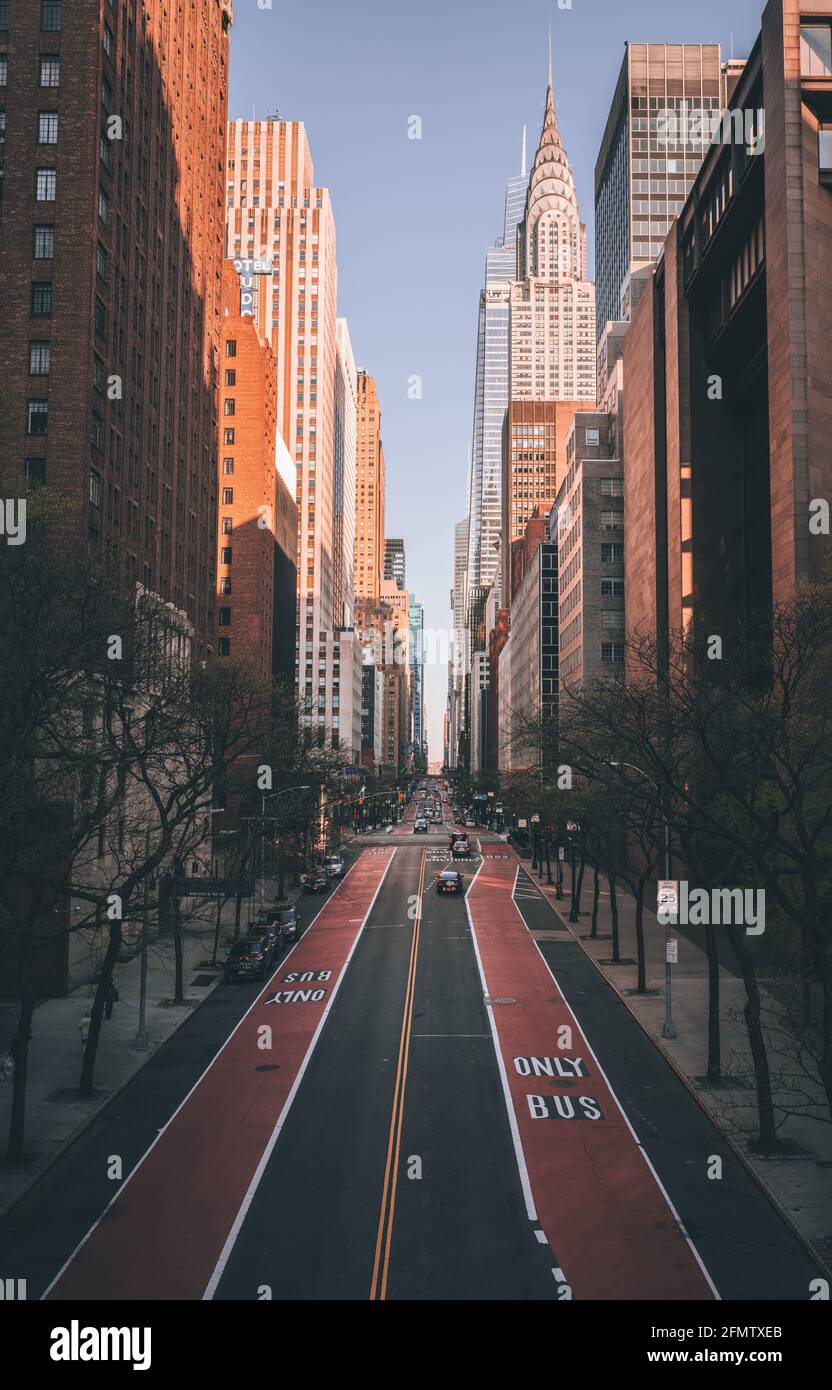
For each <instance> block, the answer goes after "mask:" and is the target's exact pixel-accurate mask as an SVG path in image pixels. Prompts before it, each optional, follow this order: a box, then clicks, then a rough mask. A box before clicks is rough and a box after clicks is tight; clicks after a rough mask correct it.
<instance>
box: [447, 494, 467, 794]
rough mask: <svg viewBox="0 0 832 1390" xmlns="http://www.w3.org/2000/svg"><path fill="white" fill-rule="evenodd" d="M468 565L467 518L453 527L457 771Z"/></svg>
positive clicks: (452, 708) (453, 703)
mask: <svg viewBox="0 0 832 1390" xmlns="http://www.w3.org/2000/svg"><path fill="white" fill-rule="evenodd" d="M467 565H468V518H467V517H466V518H465V519H464V520H463V521H458V522H457V523H456V526H455V527H454V573H453V588H452V589H451V622H452V634H453V637H452V655H451V667H452V669H451V673H450V677H449V690H450V692H451V693H452V695H453V699H452V701H451V706H450V721H451V749H452V757H453V761H452V764H451V765H452V766H453V767H456V765H457V763H456V758H457V754H458V751H459V733H460V729H461V727H462V718H463V710H462V705H463V693H464V684H465V671H466V670H467V648H468V643H467V629H466V619H465V594H466V570H467Z"/></svg>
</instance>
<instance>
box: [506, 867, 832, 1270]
mask: <svg viewBox="0 0 832 1390" xmlns="http://www.w3.org/2000/svg"><path fill="white" fill-rule="evenodd" d="M521 865H522V867H523V868H524V869H525V870H526V872H527V873H528V874H529V876H530V877H531V878H532V880H533V882H534V883H535V885H536V886H537V887H538V888H539V889H540V890H541V892H542V893H544V895H545V896H546V897H547V898H548V899H549V901H550V902H551V904H552V907H553V908H554V909H555V911H556V913H557V914H558V916H559V918H560V920H561V922H562V923H563V925H564V927H566V928H567V930H568V931H569V932H571V933H572V936H573V937H574V938H575V940H576V941H577V942H578V943H579V944H580V946H581V947H582V948H583V950H584V951H585V952H586V954H587V955H588V956H589V957H590V959H591V960H592V961H593V963H594V964H595V966H596V968H597V969H598V970H599V971H600V973H601V974H602V975H603V976H604V978H605V979H606V980H607V982H608V983H609V984H610V985H611V986H612V988H613V989H614V990H615V991H616V992H617V993H618V995H619V996H620V997H621V999H622V1000H623V1002H624V1003H625V1004H626V1006H627V1008H628V1009H629V1010H630V1012H631V1013H632V1014H633V1016H634V1017H635V1018H636V1019H637V1020H638V1022H639V1023H640V1024H641V1026H642V1027H643V1028H644V1029H645V1031H646V1032H647V1033H649V1035H650V1037H651V1038H652V1040H653V1042H654V1043H655V1044H656V1046H657V1047H658V1048H659V1049H660V1050H661V1051H662V1052H663V1053H664V1054H665V1056H666V1057H667V1059H668V1060H669V1062H670V1063H671V1065H672V1066H673V1067H674V1068H675V1070H676V1071H677V1072H678V1073H679V1075H680V1076H681V1077H682V1079H683V1080H684V1081H685V1082H686V1084H687V1085H688V1086H689V1088H690V1089H691V1090H692V1091H693V1093H694V1094H695V1096H696V1098H697V1100H698V1101H699V1103H700V1104H701V1105H702V1106H703V1108H704V1109H705V1110H706V1111H707V1112H708V1113H709V1114H710V1116H711V1118H712V1119H713V1120H714V1122H715V1123H716V1124H717V1125H718V1126H719V1128H720V1129H721V1130H722V1131H723V1133H724V1134H725V1135H726V1136H727V1138H728V1139H729V1140H730V1141H731V1143H732V1145H733V1146H734V1148H735V1150H737V1151H738V1152H739V1153H740V1154H741V1156H742V1158H743V1160H744V1161H745V1163H746V1165H747V1166H748V1167H749V1168H750V1169H751V1170H752V1172H753V1173H754V1175H755V1177H756V1178H757V1180H758V1181H759V1182H760V1183H761V1185H762V1186H763V1187H764V1188H765V1189H766V1191H767V1192H768V1193H769V1196H771V1197H773V1199H774V1201H775V1202H776V1203H777V1205H778V1206H779V1207H780V1208H781V1210H782V1211H784V1212H785V1214H786V1215H787V1216H788V1217H789V1219H790V1220H791V1222H792V1225H793V1226H794V1227H796V1229H797V1230H798V1231H799V1232H800V1234H801V1235H802V1237H803V1239H804V1240H805V1241H808V1243H809V1244H810V1245H811V1246H812V1247H813V1249H814V1251H815V1253H816V1254H817V1255H819V1256H820V1257H821V1260H822V1261H824V1262H825V1263H826V1264H827V1266H828V1265H830V1264H832V1126H830V1125H828V1124H824V1123H819V1122H817V1121H812V1120H810V1119H808V1118H805V1117H803V1116H795V1117H791V1116H790V1117H789V1118H788V1119H787V1120H786V1121H785V1123H784V1124H783V1126H782V1128H781V1129H780V1130H779V1136H780V1138H781V1139H784V1140H787V1141H789V1143H790V1144H791V1145H793V1146H794V1149H795V1152H794V1154H793V1155H792V1154H789V1155H788V1156H777V1157H775V1158H761V1157H760V1156H759V1155H758V1154H755V1153H753V1152H752V1151H751V1150H750V1147H749V1141H750V1139H751V1138H752V1136H753V1131H754V1125H755V1113H756V1111H755V1105H754V1097H755V1092H754V1081H753V1068H752V1065H751V1054H750V1049H749V1046H748V1037H747V1034H746V1030H745V1024H744V1022H743V1017H742V1009H743V1005H744V1003H745V991H744V989H743V984H742V980H741V979H740V978H739V977H738V976H737V975H734V974H732V973H731V971H730V970H727V969H726V968H725V967H720V1022H721V1038H722V1072H723V1076H724V1077H725V1078H726V1080H725V1083H724V1084H723V1085H722V1086H721V1087H719V1088H715V1087H708V1086H707V1085H706V1083H705V1073H706V1070H707V1017H708V978H707V957H706V954H705V952H704V950H702V949H701V948H700V947H699V946H698V945H696V944H695V943H694V942H692V941H690V940H688V939H687V938H686V937H685V936H683V935H682V934H681V932H679V931H677V930H674V932H673V936H674V937H675V938H676V939H677V940H678V943H679V962H678V964H677V965H674V966H673V976H672V987H673V994H672V1000H673V1021H674V1024H675V1026H676V1031H677V1035H678V1036H677V1037H676V1038H674V1039H666V1038H663V1037H662V1036H661V1029H662V1023H663V1021H664V1012H665V988H664V985H665V949H664V941H665V928H664V926H661V925H660V924H659V922H658V920H657V918H656V915H655V913H653V912H649V911H648V910H647V909H646V908H645V912H644V936H645V958H646V967H647V989H648V991H649V993H647V994H646V995H638V994H637V993H636V983H637V976H636V964H635V961H636V936H635V901H634V899H633V898H632V897H630V895H629V894H628V893H627V892H626V891H625V890H624V889H623V888H622V885H621V884H620V883H619V884H618V886H617V893H616V896H617V900H618V918H619V939H620V945H619V955H620V956H621V959H622V962H625V963H623V964H621V965H613V964H612V962H611V960H610V953H611V912H610V895H609V884H608V882H607V879H606V877H604V876H603V875H602V877H601V893H600V898H599V907H598V937H597V939H596V940H592V939H591V938H590V936H589V933H590V930H591V927H592V893H593V876H592V870H591V869H590V868H589V866H588V867H587V870H586V873H585V876H584V884H583V893H582V899H581V914H580V920H579V921H578V922H576V923H570V922H569V920H568V917H569V905H570V894H569V881H570V880H569V870H568V865H567V866H565V868H566V873H565V877H564V884H563V894H564V896H563V898H561V899H560V900H558V899H556V897H555V888H554V887H549V886H548V885H547V884H546V882H545V880H544V882H542V883H541V882H540V881H539V880H538V876H537V873H534V874H533V873H532V871H531V867H530V861H529V860H525V861H522V860H521ZM555 869H556V866H555V864H554V863H553V865H552V872H553V876H554V873H555ZM650 892H651V889H650V888H648V896H649V895H650ZM652 892H653V895H655V888H653V889H652ZM729 950H730V948H729ZM773 1010H774V1005H773V1001H772V1000H771V999H770V998H767V997H765V996H764V998H763V1016H764V1022H765V1017H766V1014H767V1013H768V1014H769V1017H770V1016H771V1014H772V1013H773ZM770 1060H771V1068H772V1080H773V1085H774V1087H775V1095H774V1098H775V1104H776V1102H777V1097H778V1091H777V1085H778V1080H777V1078H778V1076H779V1078H780V1081H781V1084H782V1083H783V1082H784V1081H786V1080H787V1072H784V1068H786V1067H788V1065H789V1061H790V1060H791V1061H792V1065H793V1059H788V1058H785V1057H784V1056H783V1054H782V1052H781V1053H780V1054H779V1055H775V1052H774V1050H772V1053H771V1057H770ZM793 1071H794V1072H795V1073H796V1071H797V1068H796V1067H793ZM803 1084H804V1086H805V1084H806V1083H805V1078H804V1079H803ZM818 1091H819V1088H818ZM819 1094H820V1092H819ZM807 1296H808V1295H807Z"/></svg>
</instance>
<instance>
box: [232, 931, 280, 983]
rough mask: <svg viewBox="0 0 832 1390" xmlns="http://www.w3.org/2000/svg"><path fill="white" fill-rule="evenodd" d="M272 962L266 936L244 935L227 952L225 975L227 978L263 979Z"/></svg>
mask: <svg viewBox="0 0 832 1390" xmlns="http://www.w3.org/2000/svg"><path fill="white" fill-rule="evenodd" d="M271 964H272V946H271V942H270V941H269V938H268V937H267V936H263V935H261V936H244V937H241V938H240V940H239V941H235V943H234V945H233V946H232V947H231V950H230V951H229V953H228V959H227V961H226V962H225V977H226V979H228V980H244V979H258V980H265V978H266V976H267V975H268V973H269V970H270V968H271Z"/></svg>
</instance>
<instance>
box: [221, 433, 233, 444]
mask: <svg viewBox="0 0 832 1390" xmlns="http://www.w3.org/2000/svg"><path fill="white" fill-rule="evenodd" d="M223 443H225V444H233V443H234V431H233V429H227V430H224V432H223Z"/></svg>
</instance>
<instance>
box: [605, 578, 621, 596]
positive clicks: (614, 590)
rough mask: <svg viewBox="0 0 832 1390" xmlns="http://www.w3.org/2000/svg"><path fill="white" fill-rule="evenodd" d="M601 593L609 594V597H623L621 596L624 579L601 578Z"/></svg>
mask: <svg viewBox="0 0 832 1390" xmlns="http://www.w3.org/2000/svg"><path fill="white" fill-rule="evenodd" d="M601 594H602V596H609V597H615V598H623V597H624V580H623V579H602V580H601Z"/></svg>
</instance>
